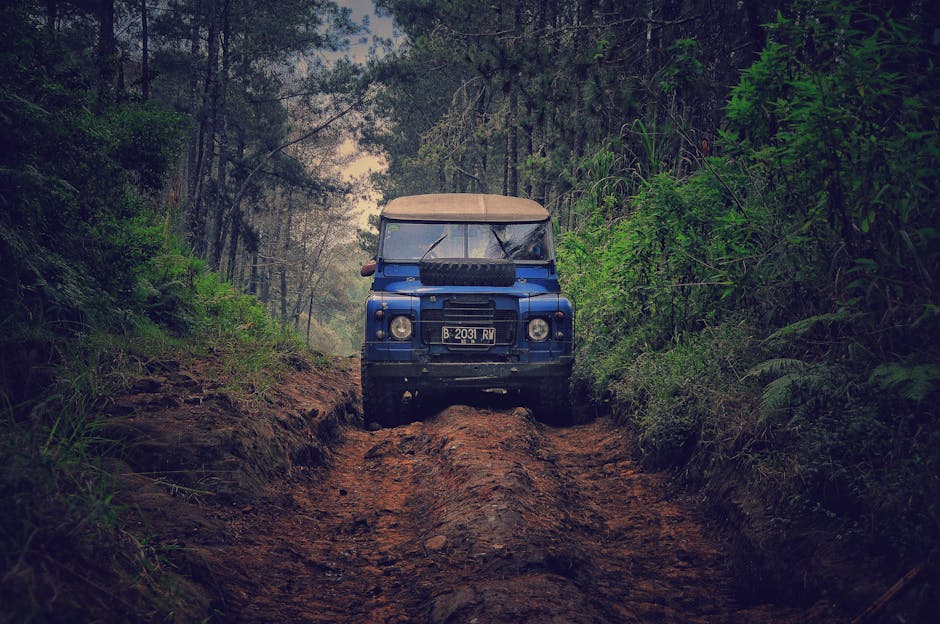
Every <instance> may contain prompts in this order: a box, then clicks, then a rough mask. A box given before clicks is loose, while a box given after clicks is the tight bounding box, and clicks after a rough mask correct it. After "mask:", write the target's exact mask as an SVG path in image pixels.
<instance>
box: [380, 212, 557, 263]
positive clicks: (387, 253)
mask: <svg viewBox="0 0 940 624" xmlns="http://www.w3.org/2000/svg"><path fill="white" fill-rule="evenodd" d="M549 232H550V228H549V222H548V221H543V222H541V223H418V222H414V221H404V222H400V221H386V222H385V227H384V229H383V230H382V244H381V250H380V253H381V255H382V257H383V258H385V259H388V260H405V261H407V260H413V261H416V260H419V259H421V257H422V256H424V254H425V253H427V255H426V256H424V257H425V258H492V259H500V258H508V259H510V260H517V261H527V260H528V261H534V262H539V261H543V262H544V261H547V260H550V259H551V249H550V245H551V236H550V234H549ZM442 237H443V238H442ZM439 239H441V240H440V242H439V243H437V245H434V242H435V241H437V240H439ZM432 245H434V247H433V248H431V247H432ZM428 249H430V251H428Z"/></svg>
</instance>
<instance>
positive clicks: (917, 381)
mask: <svg viewBox="0 0 940 624" xmlns="http://www.w3.org/2000/svg"><path fill="white" fill-rule="evenodd" d="M865 6H867V5H865ZM923 32H924V29H923V28H922V27H921V25H920V24H919V23H918V21H917V17H916V16H914V17H913V18H912V17H896V18H895V17H892V16H890V15H879V14H877V13H872V12H869V11H867V10H866V9H865V7H863V6H862V5H860V4H857V3H851V4H849V5H846V4H844V3H834V2H822V3H820V2H798V3H796V5H795V6H794V7H793V8H792V10H786V11H784V12H782V13H781V15H780V16H779V18H778V19H777V20H776V22H775V23H774V24H773V25H771V26H770V27H769V41H768V43H767V45H766V46H765V48H764V49H763V51H762V52H761V54H760V57H759V58H758V59H757V61H756V62H755V63H754V64H753V65H752V66H751V67H750V68H748V69H747V70H746V71H745V72H744V73H743V75H742V77H741V81H740V83H739V84H738V86H736V87H735V88H734V89H733V91H732V94H731V98H730V100H729V102H728V105H727V108H726V115H727V125H726V127H725V128H723V129H722V131H721V136H722V142H721V155H719V156H711V157H707V158H703V159H700V160H699V164H700V165H701V167H702V168H701V169H699V170H697V171H693V172H692V173H690V174H689V175H686V176H683V177H676V176H675V174H674V171H675V169H673V170H672V172H663V169H656V167H657V164H658V161H659V160H660V157H659V154H660V153H661V151H662V149H661V147H660V141H661V142H662V145H668V140H667V139H664V138H662V137H661V136H660V135H659V134H658V133H657V132H655V131H653V130H652V128H654V126H653V124H652V123H650V124H646V123H645V122H640V121H635V122H633V123H632V124H631V125H630V126H629V128H630V130H631V133H632V134H634V135H635V137H634V138H635V139H636V140H632V141H629V142H627V144H626V146H625V147H622V148H621V147H617V144H613V143H612V144H611V145H610V146H609V147H607V148H605V149H603V150H599V151H598V152H597V153H596V156H595V157H594V158H593V159H591V160H590V161H589V164H588V165H587V166H586V167H585V172H586V173H587V174H588V175H587V176H586V177H587V179H585V180H583V181H581V182H580V183H579V184H578V186H577V187H576V189H575V191H576V193H577V199H576V202H575V205H574V208H573V210H574V211H575V212H576V214H577V215H578V222H579V224H580V225H579V227H578V228H577V229H576V230H574V231H570V232H566V233H564V234H562V235H561V236H560V240H559V244H558V247H559V254H560V260H559V263H560V270H561V272H562V275H564V276H565V279H566V282H567V283H566V287H567V288H568V290H569V291H570V292H572V293H573V295H574V296H575V299H576V300H577V302H578V308H579V317H578V324H579V327H578V330H579V338H580V344H579V357H578V365H577V369H576V373H577V375H578V376H579V377H581V379H582V380H583V381H584V382H585V383H586V384H587V385H588V386H589V387H591V388H593V389H594V395H595V398H596V399H597V400H598V401H603V402H607V403H608V404H609V405H610V406H611V408H612V410H613V411H614V414H615V415H617V416H618V417H619V418H621V419H622V420H624V421H626V422H628V423H629V424H630V425H631V426H632V427H633V428H635V430H636V433H637V438H638V442H639V445H640V450H641V453H642V455H643V457H644V459H645V460H646V461H648V462H650V463H651V464H653V465H657V466H674V467H676V468H678V469H681V470H683V474H685V475H687V476H689V477H690V478H691V479H692V480H693V481H694V482H702V483H704V487H706V488H714V489H713V490H711V491H713V492H717V493H719V494H720V495H723V494H721V493H722V492H724V490H725V489H727V488H735V489H736V491H738V492H739V494H738V495H739V496H741V497H742V498H743V499H745V500H747V501H749V502H748V503H747V505H748V507H750V508H758V509H761V510H763V511H762V512H761V519H760V520H757V519H751V520H748V521H749V522H750V521H753V522H762V523H766V525H767V526H776V527H782V528H778V529H776V530H777V532H778V533H779V535H778V536H777V537H779V540H780V542H779V543H780V544H787V543H788V541H787V540H788V539H790V538H791V537H792V538H794V539H804V538H805V539H809V540H810V541H811V542H812V540H814V539H817V538H815V537H809V536H801V535H799V534H796V533H793V534H789V533H788V531H794V532H796V531H798V530H800V527H801V526H803V524H804V523H806V522H809V521H812V522H816V523H819V524H818V525H817V526H815V527H814V530H818V528H819V526H826V527H829V529H828V530H831V531H832V532H839V533H840V534H841V535H843V536H845V538H846V541H851V542H852V544H853V545H854V546H860V547H863V548H864V547H873V545H874V544H875V543H876V542H877V541H878V540H882V541H887V543H889V544H891V547H892V548H893V550H894V552H895V554H896V556H897V557H899V558H901V559H912V558H917V557H921V556H923V552H922V549H923V545H924V544H926V543H933V542H935V541H936V536H937V535H938V534H940V514H938V512H937V508H936V503H935V501H936V500H940V490H938V487H940V486H938V483H937V481H936V477H935V475H936V474H937V472H936V471H937V469H938V466H940V452H938V450H937V449H938V448H940V447H938V441H940V419H938V418H937V416H938V412H937V407H936V397H937V388H938V379H940V340H938V337H940V315H938V310H940V307H938V303H937V301H938V292H937V289H936V281H935V280H936V276H937V275H940V241H938V238H940V237H938V233H937V227H936V223H937V222H938V218H940V215H938V206H940V204H938V203H937V201H936V197H938V196H940V151H938V149H937V144H938V142H937V138H938V132H940V126H938V123H940V122H938V117H937V114H936V112H937V109H936V103H937V102H938V101H940V91H938V89H940V87H938V85H940V81H938V76H937V69H936V56H935V53H932V52H930V51H929V50H928V49H927V47H926V46H925V41H924V40H923V39H922V34H921V33H923ZM676 45H677V47H676V48H675V50H674V53H675V54H677V55H681V54H694V52H695V46H693V45H691V44H690V43H688V42H680V43H677V44H676ZM665 75H666V77H667V79H673V80H678V79H680V78H681V76H680V74H678V73H674V74H670V73H668V72H667V73H666V74H665ZM686 132H687V131H686ZM637 146H638V147H637ZM619 150H623V153H618V151H619ZM667 151H668V150H667ZM647 172H649V174H647ZM744 327H747V328H748V329H747V330H744V329H743V328H744ZM732 328H733V329H732ZM728 475H734V476H733V477H730V478H729V477H728ZM709 479H714V480H715V481H709ZM719 481H720V482H719ZM726 507H729V508H730V507H731V505H730V504H728V505H726ZM761 548H762V547H757V546H755V549H754V550H753V551H752V552H751V553H750V555H749V556H751V557H755V558H762V557H764V556H765V555H763V554H761V553H762V552H763V551H762V550H761ZM810 550H811V549H810ZM792 556H793V559H792V560H791V563H787V561H786V560H785V559H781V560H779V561H774V562H767V563H766V565H767V567H768V569H770V568H775V567H776V568H778V569H779V568H780V566H783V565H793V566H794V567H805V566H806V564H807V559H805V558H804V559H799V557H804V556H808V555H806V553H800V554H797V553H793V555H792ZM786 574H787V573H786V571H783V572H780V575H781V577H785V576H786ZM757 582H760V581H757Z"/></svg>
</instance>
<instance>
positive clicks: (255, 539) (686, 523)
mask: <svg viewBox="0 0 940 624" xmlns="http://www.w3.org/2000/svg"><path fill="white" fill-rule="evenodd" d="M433 411H434V410H432V412H433ZM425 416H426V417H427V419H426V420H425V421H424V422H416V423H413V424H411V425H408V426H404V427H399V428H396V429H390V430H389V429H386V430H380V431H376V432H369V431H365V430H362V429H359V428H349V429H347V430H346V431H345V432H344V433H345V436H344V441H343V442H342V443H341V444H340V445H339V446H337V447H336V449H335V453H334V455H333V459H332V462H331V463H330V465H329V466H326V467H323V468H321V469H318V470H311V471H307V472H306V474H304V475H301V476H297V477H295V478H294V479H292V480H290V481H288V482H284V483H282V484H280V486H279V494H280V497H279V501H280V502H279V504H278V505H276V506H273V507H269V508H264V509H260V508H252V509H250V510H238V511H233V512H232V513H230V514H227V515H226V517H225V521H226V522H227V523H228V524H229V526H230V527H231V528H232V530H233V532H234V534H236V535H237V536H238V538H237V539H236V540H235V541H234V542H233V543H230V544H226V545H225V546H224V547H221V548H217V549H215V550H214V551H213V552H212V553H211V554H209V555H208V559H209V562H210V564H211V567H212V568H213V569H215V570H216V571H217V574H219V575H220V578H219V583H220V586H221V589H222V594H223V596H224V600H225V606H224V610H225V612H226V613H228V614H229V615H230V616H231V617H232V618H233V619H236V620H238V621H242V622H268V621H282V622H425V621H427V622H433V623H444V622H533V623H535V622H540V623H543V622H572V623H573V622H585V623H587V622H771V621H773V622H808V621H819V622H823V621H833V620H832V619H831V618H827V616H826V614H825V610H817V611H819V612H811V613H802V612H796V611H788V610H785V609H780V608H773V607H759V608H752V609H751V610H744V609H742V608H740V607H739V606H738V605H736V604H735V601H734V600H733V598H732V596H731V595H730V592H729V590H728V580H727V575H726V570H725V564H724V560H723V558H722V556H721V551H720V549H719V547H718V543H717V542H716V541H715V540H714V538H712V537H709V536H707V535H706V534H705V533H704V532H703V529H702V526H701V524H699V523H698V522H697V521H696V519H695V512H694V510H693V509H689V508H688V506H687V505H685V504H683V503H682V501H678V500H668V499H667V498H665V495H664V493H665V492H667V491H669V488H668V487H666V484H665V483H664V482H663V478H662V477H661V476H660V475H655V474H644V473H640V472H638V471H637V469H636V466H635V465H634V463H633V462H632V461H631V460H630V459H629V457H628V450H629V440H628V439H626V438H625V435H624V433H623V432H622V431H621V430H619V429H616V428H614V427H612V426H611V425H610V424H609V423H607V422H605V421H599V422H595V423H593V424H589V425H585V426H581V427H575V428H572V429H551V428H546V427H544V426H542V425H540V424H538V423H536V422H535V421H533V420H532V418H531V416H530V413H529V412H528V411H527V410H525V409H522V408H515V409H513V408H510V407H505V408H504V409H493V408H481V407H469V406H453V407H448V408H445V409H443V410H442V411H440V412H436V413H431V414H425Z"/></svg>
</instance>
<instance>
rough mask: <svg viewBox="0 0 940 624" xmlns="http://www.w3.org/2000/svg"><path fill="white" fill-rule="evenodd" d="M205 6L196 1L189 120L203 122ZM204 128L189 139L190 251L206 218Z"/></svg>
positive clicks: (191, 37)
mask: <svg viewBox="0 0 940 624" xmlns="http://www.w3.org/2000/svg"><path fill="white" fill-rule="evenodd" d="M201 15H202V5H201V2H200V0H193V18H192V19H193V21H192V24H191V25H190V32H189V62H190V72H189V88H188V91H189V92H188V96H189V118H190V119H193V120H195V119H199V117H200V116H199V98H198V95H197V92H198V87H199V65H200V64H199V43H200V42H199V32H200V17H201ZM202 132H203V124H202V122H200V123H199V124H197V125H195V126H194V127H193V129H192V131H191V132H190V135H189V146H188V149H187V154H186V207H187V210H186V212H187V222H188V230H189V231H188V235H189V244H190V247H191V248H192V249H193V250H195V249H196V248H197V246H198V241H199V237H198V232H199V229H200V222H201V221H202V215H201V214H200V210H201V208H202V205H201V202H200V201H199V172H200V168H201V164H200V152H201V146H202Z"/></svg>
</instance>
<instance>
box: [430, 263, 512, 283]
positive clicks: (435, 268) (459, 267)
mask: <svg viewBox="0 0 940 624" xmlns="http://www.w3.org/2000/svg"><path fill="white" fill-rule="evenodd" d="M418 270H419V271H420V276H421V282H422V283H423V284H425V285H427V286H512V285H513V284H515V283H516V265H515V263H513V262H512V261H510V260H493V259H485V258H465V259H462V260H448V259H446V258H445V259H432V260H423V261H421V264H420V265H419V267H418Z"/></svg>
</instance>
